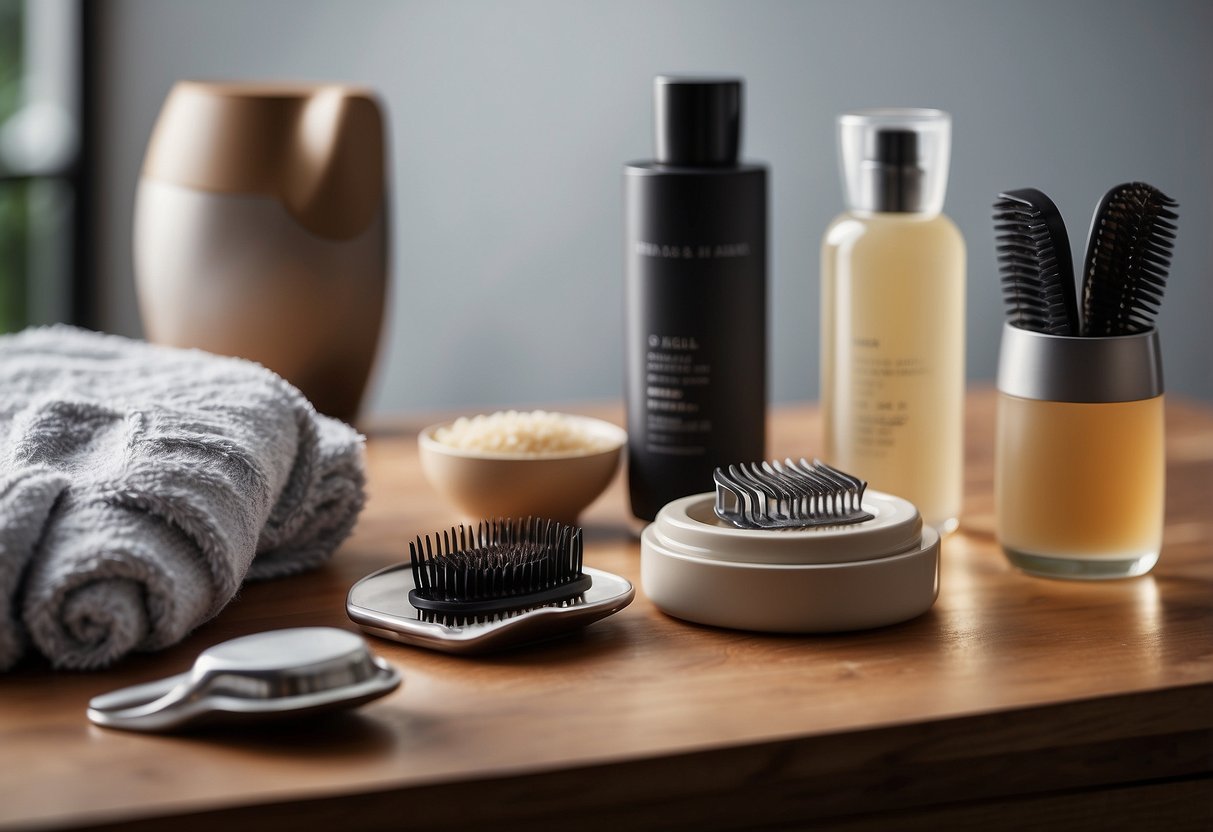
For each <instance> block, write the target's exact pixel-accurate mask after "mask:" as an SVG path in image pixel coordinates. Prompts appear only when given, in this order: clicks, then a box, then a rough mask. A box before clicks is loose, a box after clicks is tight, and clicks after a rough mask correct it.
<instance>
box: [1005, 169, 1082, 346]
mask: <svg viewBox="0 0 1213 832" xmlns="http://www.w3.org/2000/svg"><path fill="white" fill-rule="evenodd" d="M994 231H995V234H996V237H995V239H996V243H995V249H996V251H997V254H998V270H999V273H1000V275H1001V277H1002V294H1003V300H1004V302H1005V303H1006V308H1007V319H1008V320H1009V321H1010V322H1011V323H1012V324H1013V325H1015V326H1017V327H1020V328H1022V329H1031V330H1034V331H1036V332H1046V333H1049V334H1051V335H1077V334H1078V331H1079V324H1078V301H1077V298H1076V293H1075V289H1074V268H1073V266H1072V265H1071V263H1070V238H1069V236H1068V235H1067V234H1066V226H1065V223H1064V222H1063V221H1062V219H1061V213H1060V212H1059V211H1058V210H1057V206H1056V205H1054V204H1053V200H1051V199H1049V197H1048V196H1046V195H1045V194H1044V193H1042V192H1040V191H1038V190H1036V189H1035V188H1023V189H1020V190H1017V191H1007V192H1006V193H1002V194H999V195H998V199H997V200H996V201H995V202H994Z"/></svg>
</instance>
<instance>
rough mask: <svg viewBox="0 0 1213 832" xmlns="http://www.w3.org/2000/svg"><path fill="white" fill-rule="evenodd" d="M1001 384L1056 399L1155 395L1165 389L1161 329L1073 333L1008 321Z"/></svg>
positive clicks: (1012, 391)
mask: <svg viewBox="0 0 1213 832" xmlns="http://www.w3.org/2000/svg"><path fill="white" fill-rule="evenodd" d="M998 389H999V390H1000V391H1002V392H1003V393H1006V394H1007V395H1009V396H1017V397H1019V398H1021V399H1038V400H1041V401H1053V402H1133V401H1140V400H1141V399H1152V398H1154V397H1155V396H1159V395H1162V392H1163V378H1162V350H1161V348H1160V347H1159V343H1158V331H1157V330H1155V329H1151V330H1148V331H1146V332H1141V333H1137V334H1135V335H1118V336H1114V337H1106V338H1097V337H1070V336H1063V335H1048V334H1046V333H1043V332H1032V331H1030V330H1026V329H1020V328H1018V327H1015V326H1012V325H1011V324H1003V328H1002V348H1001V350H1000V351H999V356H998Z"/></svg>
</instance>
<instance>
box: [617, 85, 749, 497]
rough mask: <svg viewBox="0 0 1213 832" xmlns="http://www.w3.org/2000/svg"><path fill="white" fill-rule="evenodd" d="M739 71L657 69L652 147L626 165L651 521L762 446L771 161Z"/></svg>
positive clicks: (633, 460) (633, 375)
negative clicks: (753, 156) (684, 73)
mask: <svg viewBox="0 0 1213 832" xmlns="http://www.w3.org/2000/svg"><path fill="white" fill-rule="evenodd" d="M741 102H742V82H741V80H740V79H737V78H695V77H671V76H659V77H658V78H657V79H656V81H655V83H654V103H655V105H656V106H655V113H656V133H657V158H656V160H655V161H652V162H635V163H633V164H630V165H627V166H626V167H625V169H624V191H625V197H624V199H625V210H626V219H625V235H626V252H625V255H624V256H625V262H626V272H627V274H626V283H627V310H626V313H627V326H626V333H625V337H626V339H627V343H626V360H627V390H626V395H627V411H628V489H629V494H630V497H631V504H632V513H633V514H635V515H636V516H637V517H639V518H640V519H642V520H652V519H653V518H654V517H655V516H656V514H657V511H658V510H659V509H660V508H661V507H662V506H663V505H665V504H666V503H668V502H669V501H671V500H673V499H676V498H678V497H683V496H686V495H688V494H697V493H700V492H704V491H711V490H712V489H713V488H714V485H713V482H712V470H713V469H714V468H716V467H717V466H719V465H727V464H730V463H736V462H751V461H757V460H760V459H762V458H763V457H764V454H765V444H766V341H767V333H766V319H767V308H766V307H767V289H766V284H767V280H766V272H767V256H766V249H767V221H766V214H767V171H766V168H765V167H764V166H763V165H756V164H742V163H741V162H740V161H739V155H740V153H739V151H740V147H741Z"/></svg>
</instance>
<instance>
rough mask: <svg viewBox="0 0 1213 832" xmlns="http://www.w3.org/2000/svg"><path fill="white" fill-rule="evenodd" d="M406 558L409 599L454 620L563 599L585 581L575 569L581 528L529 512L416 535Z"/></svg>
mask: <svg viewBox="0 0 1213 832" xmlns="http://www.w3.org/2000/svg"><path fill="white" fill-rule="evenodd" d="M409 560H410V564H411V566H412V570H413V586H414V588H413V589H411V590H409V603H411V604H412V605H413V606H414V607H416V608H417V609H418V610H422V611H427V612H431V613H441V614H446V615H452V616H457V617H460V618H470V617H476V616H486V615H495V614H498V613H504V612H509V611H512V610H519V609H529V608H533V607H539V606H544V605H547V604H557V603H563V602H565V601H568V600H570V599H572V598H576V597H577V596H578V595H581V594H582V593H584V592H585V591H586V590H587V589H589V588H590V586H591V585H592V583H593V579H592V578H590V576H589V575H586V574H584V573H583V572H582V565H583V564H582V561H583V551H582V540H581V529H575V528H573V527H572V526H566V525H564V524H563V523H557V522H555V521H554V520H540V519H538V518H534V517H528V518H526V519H525V520H484V521H482V522H480V523H478V524H477V525H476V526H475V527H474V528H473V527H472V526H471V525H466V526H464V525H460V526H454V527H452V528H451V529H450V530H449V531H447V530H443V532H442V533H441V536H439V534H438V533H435V534H434V535H432V539H431V535H426V536H425V538H424V539H423V538H422V537H421V536H418V537H417V539H416V541H414V542H412V543H410V544H409Z"/></svg>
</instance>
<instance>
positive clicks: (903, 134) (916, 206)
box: [838, 108, 952, 214]
mask: <svg viewBox="0 0 1213 832" xmlns="http://www.w3.org/2000/svg"><path fill="white" fill-rule="evenodd" d="M951 140H952V117H951V116H949V115H948V114H947V113H945V112H943V111H942V110H925V109H915V108H883V109H875V110H853V111H851V112H847V113H843V114H842V115H841V116H839V117H838V152H839V161H840V163H841V166H842V183H843V193H844V194H845V196H846V201H847V207H848V208H849V209H851V210H852V211H880V212H895V213H926V214H938V213H939V212H940V211H942V210H943V200H944V194H945V192H946V191H947V186H948V158H949V154H950V152H951Z"/></svg>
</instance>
